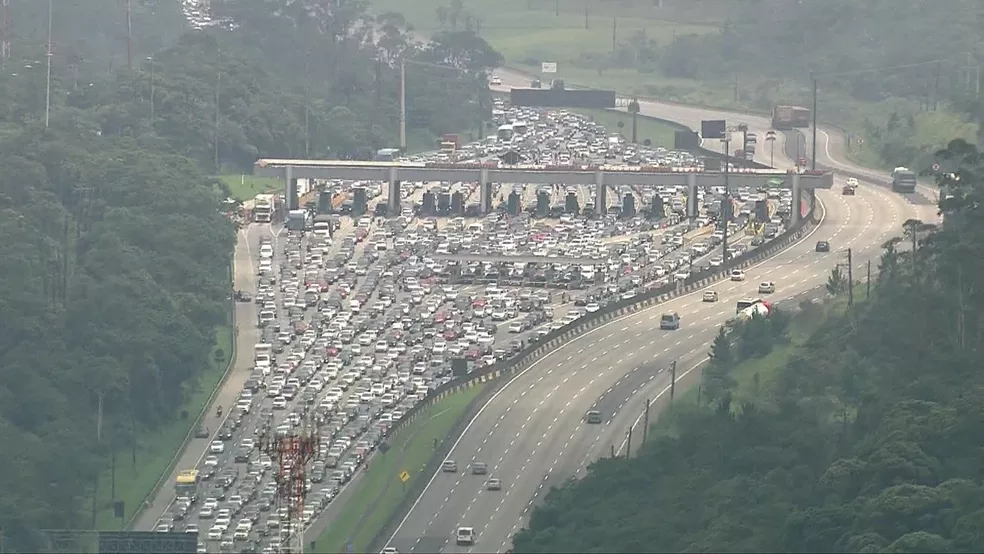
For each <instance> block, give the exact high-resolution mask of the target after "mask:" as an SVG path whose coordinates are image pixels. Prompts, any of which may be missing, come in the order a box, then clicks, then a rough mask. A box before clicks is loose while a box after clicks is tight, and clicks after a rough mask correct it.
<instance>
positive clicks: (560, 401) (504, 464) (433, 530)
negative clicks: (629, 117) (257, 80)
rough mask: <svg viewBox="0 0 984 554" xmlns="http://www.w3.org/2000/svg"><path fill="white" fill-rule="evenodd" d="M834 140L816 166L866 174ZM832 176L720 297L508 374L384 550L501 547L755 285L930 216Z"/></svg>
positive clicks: (791, 285) (688, 116)
mask: <svg viewBox="0 0 984 554" xmlns="http://www.w3.org/2000/svg"><path fill="white" fill-rule="evenodd" d="M497 74H498V75H499V76H500V77H501V78H502V80H503V83H505V84H506V86H507V87H508V85H510V84H512V85H513V86H525V84H524V81H525V77H522V76H517V75H514V74H510V73H509V72H507V71H503V70H500V71H499V72H497ZM640 107H641V113H643V114H644V115H653V116H656V117H662V118H665V119H671V120H674V121H680V122H681V123H684V124H686V125H689V126H691V127H694V128H699V122H700V120H701V119H714V118H723V119H727V120H728V121H729V123H731V124H737V123H746V124H747V125H748V126H749V129H750V130H752V131H755V132H757V133H759V136H764V131H765V130H767V129H768V128H769V121H768V120H766V119H765V118H762V117H754V116H746V115H735V114H728V113H725V112H718V111H708V110H702V109H697V108H689V107H680V106H676V105H669V104H662V103H658V102H651V101H640ZM778 136H780V137H784V135H782V134H779V135H778ZM833 136H834V135H833V134H832V133H828V132H824V133H820V134H819V137H820V139H821V140H824V142H823V143H822V144H821V145H820V147H819V148H818V161H821V160H822V162H823V163H824V164H825V165H829V166H832V167H835V168H838V167H839V168H850V169H851V170H854V171H856V172H858V173H862V172H863V171H867V172H868V174H873V175H876V174H874V173H873V172H870V170H864V169H863V168H856V167H854V166H853V165H851V164H849V163H847V162H845V161H843V160H841V159H835V158H834V157H833V156H837V155H838V153H839V152H840V151H841V150H839V148H841V147H842V146H843V143H842V142H837V141H834V140H832V137H833ZM780 140H782V139H780ZM776 146H777V148H776V158H775V164H776V166H777V167H778V168H780V169H784V168H789V167H792V165H793V160H791V159H789V156H788V155H787V154H786V152H785V149H786V145H785V144H784V141H783V143H782V144H777V145H776ZM707 147H711V146H709V145H708V146H707ZM793 149H794V151H795V146H793ZM762 150H763V151H759V152H757V153H756V159H757V160H759V161H762V158H763V156H766V160H765V161H767V156H768V152H765V151H764V150H765V149H762ZM821 154H822V156H823V158H821V157H820V156H821ZM794 155H795V154H794ZM843 181H844V179H843V178H838V179H837V183H836V184H835V190H832V191H818V193H817V199H818V201H819V202H820V203H821V204H822V206H823V210H822V213H823V220H822V222H821V224H820V225H819V226H818V227H817V228H816V229H815V230H814V231H813V232H812V233H811V234H810V235H808V236H807V237H805V238H804V239H802V240H801V241H800V242H799V243H797V244H796V245H794V246H792V247H790V248H788V249H787V250H785V251H783V252H782V253H780V254H778V255H777V256H775V257H773V258H771V259H769V260H766V261H764V262H762V263H761V264H759V265H758V266H756V267H754V268H750V269H749V270H747V271H746V275H747V280H746V281H744V282H730V281H726V282H721V283H717V284H714V285H712V286H711V287H709V288H710V289H713V290H716V291H717V292H718V293H719V295H720V299H719V301H718V302H716V303H705V302H702V300H701V292H700V291H698V292H695V293H693V294H690V295H687V296H684V297H679V298H676V299H674V300H672V301H670V302H668V303H666V304H664V305H661V306H656V307H654V308H651V309H648V310H644V311H642V312H639V313H636V314H632V315H630V316H627V317H625V318H622V319H620V320H616V321H613V322H610V323H608V324H606V325H604V326H602V327H599V328H598V329H596V330H594V331H593V332H591V333H588V334H586V335H584V336H582V337H580V338H579V339H576V340H574V341H572V342H571V343H569V344H567V345H565V346H563V347H561V348H560V349H558V350H557V351H555V352H554V353H552V354H551V355H549V356H547V357H546V358H544V359H542V360H540V361H539V362H538V363H537V364H536V365H535V366H534V367H533V368H531V369H530V370H529V371H527V372H525V373H523V374H520V375H519V376H517V377H516V378H514V379H513V380H512V381H511V382H510V383H509V384H508V385H507V386H506V387H505V388H503V389H502V390H501V391H500V392H499V393H498V394H497V395H496V396H495V397H494V398H493V399H491V400H490V401H489V403H488V404H487V405H486V406H485V407H484V408H483V409H482V410H481V412H480V413H479V414H478V415H477V416H476V417H475V419H474V420H473V421H472V422H471V423H470V425H469V426H468V428H467V430H466V432H465V433H464V434H463V435H462V437H461V439H460V440H459V441H458V443H457V444H456V445H455V447H454V448H453V449H452V451H451V454H450V455H449V459H452V460H455V461H456V462H457V464H458V467H459V472H458V473H438V474H436V475H435V476H434V477H433V479H432V481H431V482H430V483H429V485H428V486H427V488H426V489H425V491H424V493H423V494H422V495H421V497H420V498H419V499H418V500H417V502H416V504H415V505H414V507H413V508H412V509H411V511H410V513H409V514H408V515H407V517H406V519H404V520H403V522H402V523H401V525H400V526H399V528H398V529H397V531H396V533H395V535H394V536H393V538H392V539H391V541H390V543H389V545H390V546H394V547H396V548H397V549H398V550H399V551H400V552H420V553H423V552H458V551H474V552H494V551H498V552H502V551H504V550H506V549H508V548H509V547H510V540H511V536H512V534H513V533H514V532H515V531H516V530H517V529H519V528H520V527H521V526H522V525H524V524H525V522H526V516H527V514H528V510H529V508H530V506H531V505H532V503H533V502H534V501H535V500H536V498H538V496H539V495H540V494H541V493H542V492H543V491H545V490H547V488H549V486H551V485H554V484H560V483H562V482H563V481H564V479H566V478H567V477H569V476H571V475H573V474H576V473H578V472H582V470H583V468H584V467H585V466H586V465H587V464H588V463H589V462H590V461H591V460H592V459H595V458H598V457H600V456H603V455H607V454H608V453H609V452H610V449H611V447H612V445H615V446H616V448H617V449H621V448H622V447H623V445H624V442H625V434H626V431H627V430H628V428H629V427H630V426H631V425H632V423H633V422H634V421H635V420H636V419H637V418H638V416H639V414H640V413H642V411H643V409H644V406H645V402H646V399H647V398H654V397H657V395H659V394H660V392H661V391H664V390H665V389H666V388H667V387H668V385H669V375H668V372H667V371H665V370H664V368H666V367H668V366H669V364H670V362H671V361H677V363H678V366H677V367H678V374H677V378H678V379H681V378H685V377H687V376H690V375H691V370H692V368H693V373H694V374H696V373H698V372H699V369H698V364H699V363H700V362H702V361H703V360H704V359H705V358H706V352H707V349H708V347H709V344H710V341H711V340H712V339H713V336H714V334H715V333H716V330H717V327H718V326H719V325H720V324H721V323H723V322H724V321H725V320H726V319H727V318H729V317H731V316H732V315H733V314H734V313H735V304H736V301H737V300H740V299H742V298H747V297H756V296H758V295H757V294H756V289H757V285H758V283H759V282H762V281H773V282H775V283H776V286H777V291H776V293H775V294H772V295H767V296H768V298H770V299H772V300H775V301H779V302H780V303H781V302H782V301H783V300H784V299H790V298H792V297H794V296H796V295H797V294H798V293H801V292H803V291H805V290H810V289H815V288H816V287H819V286H822V285H823V283H824V282H826V279H827V276H828V274H829V272H830V269H831V268H832V267H833V266H834V265H835V264H838V263H843V262H844V261H846V258H845V255H844V250H845V249H847V248H852V250H853V259H854V261H855V264H856V266H855V269H856V270H861V268H863V267H864V264H865V263H866V262H867V261H868V260H875V261H877V257H878V255H879V253H880V247H881V245H882V244H883V243H884V242H885V241H886V240H888V239H889V238H891V237H893V236H897V235H898V234H900V227H901V224H902V222H903V221H905V220H906V219H908V218H920V219H923V220H924V221H932V220H933V219H934V214H935V209H934V208H933V207H932V206H929V205H926V204H922V203H916V204H914V203H913V202H911V201H910V199H908V198H905V197H903V196H900V195H898V194H894V193H891V192H888V191H886V190H885V189H884V188H883V187H881V186H873V185H871V184H870V183H865V182H862V187H861V188H860V190H859V191H858V195H857V196H853V197H851V196H841V195H840V194H839V190H840V185H842V184H843ZM818 240H827V241H830V243H831V251H830V252H828V253H817V252H815V251H814V249H815V244H816V241H818ZM856 275H860V274H856ZM666 311H676V312H678V313H679V314H680V315H681V318H682V321H683V326H682V327H681V328H680V329H679V330H677V331H660V330H659V326H658V319H659V317H660V315H661V314H662V313H663V312H666ZM592 407H596V408H598V409H600V410H601V411H602V412H603V416H604V418H605V423H603V424H602V425H588V424H586V423H584V422H583V417H584V415H585V413H586V412H587V411H588V410H589V409H592ZM658 407H659V406H658V404H657V409H658ZM473 460H474V461H480V462H485V463H486V464H488V469H489V475H490V476H495V477H498V478H499V479H501V480H502V482H503V488H502V490H501V491H487V490H486V489H485V483H486V477H485V476H477V475H475V476H473V475H471V474H470V473H469V471H468V466H469V464H470V463H471V462H472V461H473ZM582 474H583V473H582ZM458 527H473V528H474V530H475V532H476V534H477V539H476V542H475V544H474V545H473V546H470V547H468V546H465V547H459V546H457V545H456V544H455V533H456V530H457V528H458Z"/></svg>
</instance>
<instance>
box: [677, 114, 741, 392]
mask: <svg viewBox="0 0 984 554" xmlns="http://www.w3.org/2000/svg"><path fill="white" fill-rule="evenodd" d="M730 149H731V132H730V131H728V129H725V130H724V201H725V202H730V201H731V187H730V186H729V182H728V174H729V173H731V170H730V168H729V167H728V166H730V165H731V164H730V163H729V162H728V160H730V159H731V155H730V154H729V153H728V151H729V150H730ZM728 214H729V211H725V212H724V213H723V214H721V218H722V219H723V220H724V225H723V227H724V235H723V236H722V237H721V260H722V264H727V263H728ZM691 257H693V255H691ZM674 367H676V362H674ZM670 390H671V391H672V390H673V389H670ZM670 397H671V398H672V394H671V395H670Z"/></svg>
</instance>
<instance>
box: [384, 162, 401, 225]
mask: <svg viewBox="0 0 984 554" xmlns="http://www.w3.org/2000/svg"><path fill="white" fill-rule="evenodd" d="M389 173H390V175H389V198H388V199H387V205H386V208H387V210H386V211H387V212H388V213H389V215H391V216H397V215H400V200H401V196H402V195H401V193H400V179H399V177H398V176H397V174H396V168H395V167H393V168H390V171H389Z"/></svg>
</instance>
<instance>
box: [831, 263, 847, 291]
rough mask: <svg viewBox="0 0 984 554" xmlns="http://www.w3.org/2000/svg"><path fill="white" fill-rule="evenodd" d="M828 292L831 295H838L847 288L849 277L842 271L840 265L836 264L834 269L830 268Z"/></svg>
mask: <svg viewBox="0 0 984 554" xmlns="http://www.w3.org/2000/svg"><path fill="white" fill-rule="evenodd" d="M826 287H827V293H828V294H830V295H831V296H837V295H839V294H841V293H843V292H844V291H845V290H847V277H846V276H845V275H844V274H843V273H842V272H841V268H840V266H839V265H835V266H834V268H833V269H831V270H830V276H829V277H827V285H826Z"/></svg>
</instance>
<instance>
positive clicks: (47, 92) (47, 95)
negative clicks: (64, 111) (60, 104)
mask: <svg viewBox="0 0 984 554" xmlns="http://www.w3.org/2000/svg"><path fill="white" fill-rule="evenodd" d="M52 11H53V10H52V0H48V45H47V49H46V52H45V53H46V55H47V56H48V69H47V75H46V77H45V81H44V128H45V129H47V128H48V122H49V121H50V120H51V19H52Z"/></svg>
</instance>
